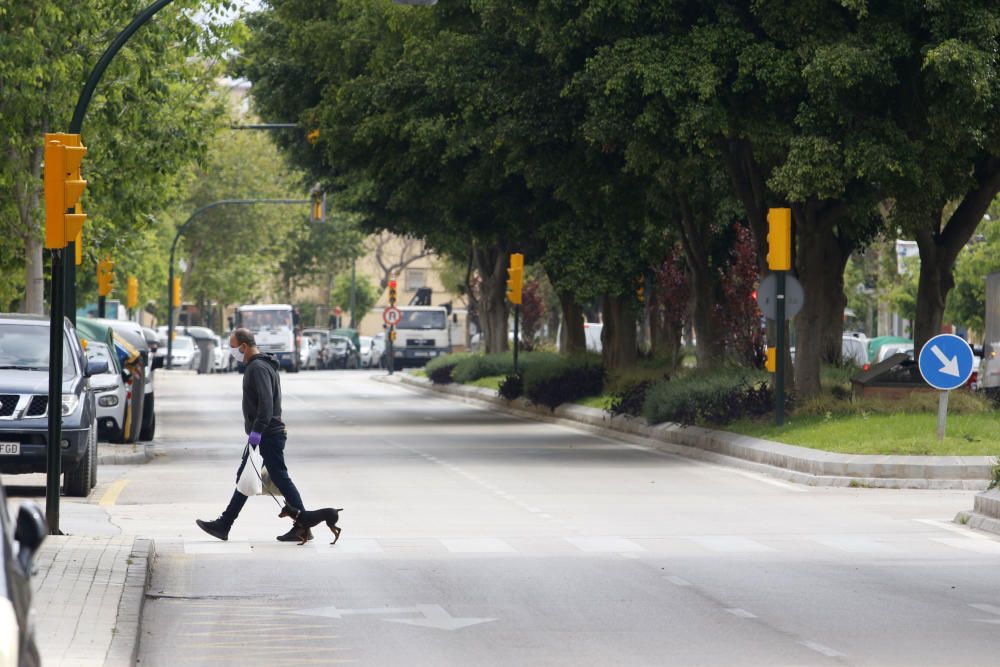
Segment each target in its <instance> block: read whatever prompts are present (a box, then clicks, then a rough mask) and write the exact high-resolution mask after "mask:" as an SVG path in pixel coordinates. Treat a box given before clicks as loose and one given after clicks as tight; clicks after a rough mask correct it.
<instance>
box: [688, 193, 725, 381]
mask: <svg viewBox="0 0 1000 667" xmlns="http://www.w3.org/2000/svg"><path fill="white" fill-rule="evenodd" d="M678 202H679V203H680V210H681V219H680V221H679V223H680V224H679V230H680V232H681V247H682V248H683V249H684V258H685V260H686V262H687V266H688V273H689V275H690V278H691V300H692V303H693V307H694V317H693V320H694V330H695V336H696V338H697V342H696V344H695V348H696V350H697V355H698V367H699V368H711V367H712V366H716V365H718V364H720V363H722V362H723V361H724V356H725V351H726V343H725V338H724V336H723V331H722V327H721V326H720V325H719V318H718V313H717V305H718V303H719V301H720V296H721V295H720V294H719V290H720V285H719V280H720V276H719V274H718V272H717V271H714V270H713V268H712V261H711V249H710V244H711V234H712V233H713V232H712V226H711V223H710V221H709V220H706V219H703V218H704V214H703V213H702V212H701V211H699V212H698V213H699V214H702V215H701V217H698V218H696V212H695V211H694V209H693V208H692V207H691V205H690V202H689V201H688V199H687V197H686V196H685V195H684V194H679V195H678Z"/></svg>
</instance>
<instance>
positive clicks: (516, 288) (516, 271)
mask: <svg viewBox="0 0 1000 667" xmlns="http://www.w3.org/2000/svg"><path fill="white" fill-rule="evenodd" d="M523 288H524V255H522V254H521V253H519V252H515V253H512V254H511V256H510V266H509V267H508V268H507V298H508V299H509V300H510V302H511V303H513V304H514V305H520V304H521V300H522V299H521V297H522V290H523Z"/></svg>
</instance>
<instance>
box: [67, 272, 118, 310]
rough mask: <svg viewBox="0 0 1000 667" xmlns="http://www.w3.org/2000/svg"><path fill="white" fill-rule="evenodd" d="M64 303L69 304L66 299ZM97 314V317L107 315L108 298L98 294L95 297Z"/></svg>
mask: <svg viewBox="0 0 1000 667" xmlns="http://www.w3.org/2000/svg"><path fill="white" fill-rule="evenodd" d="M67 277H68V276H67ZM66 305H67V306H69V302H68V301H67V303H66ZM97 316H98V317H107V316H108V299H107V297H104V296H100V295H98V297H97Z"/></svg>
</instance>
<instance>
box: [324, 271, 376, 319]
mask: <svg viewBox="0 0 1000 667" xmlns="http://www.w3.org/2000/svg"><path fill="white" fill-rule="evenodd" d="M379 296H380V294H379V291H378V289H377V288H376V287H375V285H373V284H372V282H371V281H370V280H368V278H366V277H365V276H362V275H360V274H357V275H355V280H354V308H355V312H356V313H357V315H358V322H360V321H361V319H362V318H364V316H365V314H366V313H367V312H368V311H369V310H371V309H372V306H374V305H375V302H376V301H378V298H379ZM330 305H331V306H340V307H341V308H342V309H343V311H344V313H347V315H348V317H350V312H349V309H350V306H351V272H350V271H349V270H347V271H345V272H343V273H341V274H340V275H338V276H337V277H336V279H335V280H334V282H333V290H332V291H331V292H330Z"/></svg>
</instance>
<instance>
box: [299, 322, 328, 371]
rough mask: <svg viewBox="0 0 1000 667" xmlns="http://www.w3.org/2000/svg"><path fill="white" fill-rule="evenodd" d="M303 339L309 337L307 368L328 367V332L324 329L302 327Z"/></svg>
mask: <svg viewBox="0 0 1000 667" xmlns="http://www.w3.org/2000/svg"><path fill="white" fill-rule="evenodd" d="M302 338H303V340H305V339H309V345H310V349H309V359H308V364H307V367H308V368H312V369H318V368H329V367H330V360H331V358H332V351H331V349H330V332H329V331H327V330H325V329H303V330H302Z"/></svg>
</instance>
